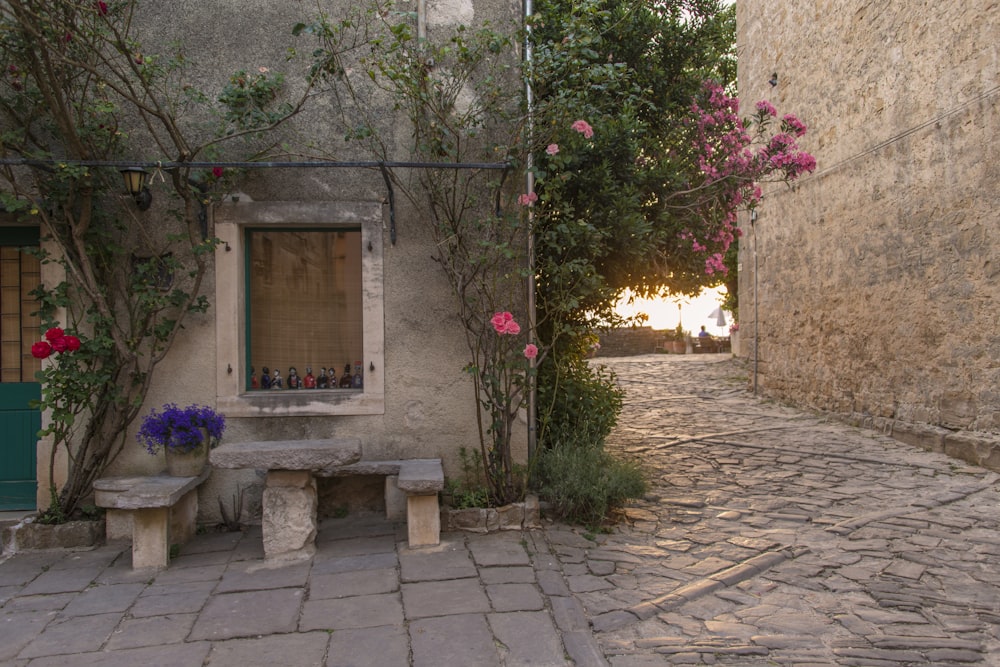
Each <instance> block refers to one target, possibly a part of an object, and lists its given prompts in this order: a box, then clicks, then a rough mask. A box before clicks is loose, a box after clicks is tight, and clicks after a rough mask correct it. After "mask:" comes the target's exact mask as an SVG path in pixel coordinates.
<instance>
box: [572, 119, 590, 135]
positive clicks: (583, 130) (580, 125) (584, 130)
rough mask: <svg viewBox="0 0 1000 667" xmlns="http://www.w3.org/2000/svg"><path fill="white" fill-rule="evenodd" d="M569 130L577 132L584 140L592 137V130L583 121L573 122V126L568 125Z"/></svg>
mask: <svg viewBox="0 0 1000 667" xmlns="http://www.w3.org/2000/svg"><path fill="white" fill-rule="evenodd" d="M570 129H572V130H575V131H577V132H579V133H580V134H582V135H583V136H584V138H586V139H590V138H591V137H593V136H594V128H592V127H591V126H590V123H588V122H587V121H585V120H577V121H573V124H572V125H570Z"/></svg>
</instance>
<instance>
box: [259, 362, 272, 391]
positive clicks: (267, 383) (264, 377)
mask: <svg viewBox="0 0 1000 667" xmlns="http://www.w3.org/2000/svg"><path fill="white" fill-rule="evenodd" d="M260 388H261V389H270V388H271V371H270V369H269V368H268V367H267V366H264V367H263V368H262V369H261V371H260Z"/></svg>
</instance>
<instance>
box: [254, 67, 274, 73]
mask: <svg viewBox="0 0 1000 667" xmlns="http://www.w3.org/2000/svg"><path fill="white" fill-rule="evenodd" d="M257 71H258V72H260V73H261V74H267V73H268V72H270V71H271V70H269V69H268V68H266V67H258V68H257Z"/></svg>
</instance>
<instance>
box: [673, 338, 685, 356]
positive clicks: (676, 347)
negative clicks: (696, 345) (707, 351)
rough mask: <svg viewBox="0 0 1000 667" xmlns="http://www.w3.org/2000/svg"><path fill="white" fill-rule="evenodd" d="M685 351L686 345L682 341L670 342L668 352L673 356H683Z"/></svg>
mask: <svg viewBox="0 0 1000 667" xmlns="http://www.w3.org/2000/svg"><path fill="white" fill-rule="evenodd" d="M686 349H687V343H685V342H684V341H682V340H672V341H670V351H671V352H672V353H673V354H684V352H685V351H686Z"/></svg>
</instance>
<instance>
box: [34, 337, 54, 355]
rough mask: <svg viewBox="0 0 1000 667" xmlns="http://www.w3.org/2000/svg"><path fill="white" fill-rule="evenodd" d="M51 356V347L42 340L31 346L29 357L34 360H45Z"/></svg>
mask: <svg viewBox="0 0 1000 667" xmlns="http://www.w3.org/2000/svg"><path fill="white" fill-rule="evenodd" d="M50 354H52V346H51V345H49V344H48V343H46V342H45V341H44V340H40V341H38V342H37V343H35V344H34V345H32V346H31V356H33V357H34V358H35V359H45V358H46V357H48V356H49V355H50Z"/></svg>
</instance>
